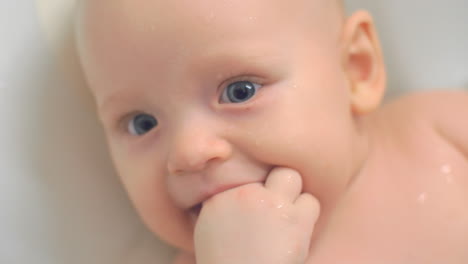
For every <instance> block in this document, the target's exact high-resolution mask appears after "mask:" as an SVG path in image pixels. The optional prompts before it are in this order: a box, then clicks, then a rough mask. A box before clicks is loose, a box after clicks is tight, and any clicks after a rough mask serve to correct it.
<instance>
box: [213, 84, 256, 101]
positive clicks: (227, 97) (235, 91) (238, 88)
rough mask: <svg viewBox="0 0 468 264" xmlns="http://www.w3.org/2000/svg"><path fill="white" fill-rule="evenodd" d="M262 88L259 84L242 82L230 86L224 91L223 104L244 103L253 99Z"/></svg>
mask: <svg viewBox="0 0 468 264" xmlns="http://www.w3.org/2000/svg"><path fill="white" fill-rule="evenodd" d="M259 88H260V85H259V84H254V83H252V82H249V81H240V82H234V83H231V84H229V85H228V86H227V87H226V89H224V91H223V94H222V96H221V102H225V103H226V102H227V103H242V102H245V101H247V100H249V99H250V98H252V97H253V96H254V95H255V93H256V92H257V90H258V89H259Z"/></svg>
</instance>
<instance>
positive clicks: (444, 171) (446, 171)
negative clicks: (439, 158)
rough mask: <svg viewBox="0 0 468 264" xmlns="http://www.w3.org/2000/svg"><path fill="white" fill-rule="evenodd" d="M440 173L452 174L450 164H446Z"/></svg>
mask: <svg viewBox="0 0 468 264" xmlns="http://www.w3.org/2000/svg"><path fill="white" fill-rule="evenodd" d="M440 172H442V173H443V174H450V173H452V167H451V166H450V165H448V164H445V165H443V166H442V167H441V168H440Z"/></svg>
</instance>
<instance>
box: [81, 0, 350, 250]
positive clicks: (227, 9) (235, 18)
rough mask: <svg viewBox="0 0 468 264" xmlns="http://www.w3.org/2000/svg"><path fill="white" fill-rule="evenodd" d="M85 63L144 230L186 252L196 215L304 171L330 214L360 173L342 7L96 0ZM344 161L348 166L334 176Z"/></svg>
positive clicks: (88, 22) (85, 38) (87, 7)
mask: <svg viewBox="0 0 468 264" xmlns="http://www.w3.org/2000/svg"><path fill="white" fill-rule="evenodd" d="M83 8H84V9H83V10H84V11H85V12H84V13H83V16H82V18H83V19H82V20H81V23H82V24H81V26H80V27H81V30H80V35H79V39H78V41H79V43H80V49H81V55H82V61H83V65H84V69H85V73H86V75H87V78H88V81H89V84H90V86H91V89H92V92H93V94H94V95H95V98H96V101H97V106H98V111H99V115H100V117H101V119H102V122H103V125H104V128H105V131H106V134H107V138H108V143H109V146H110V150H111V154H112V157H113V160H114V162H115V165H116V167H117V170H118V172H119V175H120V176H121V178H122V181H123V183H124V186H125V188H126V189H127V191H128V194H129V196H130V198H131V199H132V201H133V203H134V204H135V207H136V209H137V210H138V212H139V214H140V215H141V217H142V219H143V220H144V221H145V223H146V224H147V225H148V227H149V228H150V229H151V230H153V231H154V232H155V233H157V234H159V235H160V236H161V237H162V238H163V239H165V240H167V241H169V242H170V243H172V244H173V245H176V246H179V247H182V248H185V249H187V250H190V249H191V248H192V231H193V226H194V219H193V212H194V211H195V210H193V208H194V207H196V205H198V204H200V203H201V202H203V201H204V200H205V199H206V198H207V195H208V194H209V193H212V192H213V191H215V190H216V189H219V188H224V187H226V186H238V185H242V184H246V183H252V182H264V181H265V178H266V176H267V175H268V172H269V171H270V170H271V169H272V168H273V167H275V166H285V167H290V168H293V169H296V170H297V171H299V172H300V173H301V175H302V176H303V182H304V191H307V192H310V193H312V194H314V195H315V196H317V197H318V198H319V199H320V200H321V202H322V206H323V207H325V208H326V204H327V202H328V201H331V200H332V199H333V197H335V196H336V194H337V193H339V192H340V190H342V189H343V188H344V186H345V185H346V183H347V181H348V180H349V178H348V177H349V176H350V175H351V173H352V170H353V169H354V167H355V161H354V160H353V154H352V153H353V151H354V150H355V135H356V132H355V126H354V121H353V117H352V114H351V110H350V99H349V97H350V93H349V88H348V86H347V85H348V82H347V79H346V76H345V74H344V71H343V67H342V63H341V59H342V58H341V50H340V49H341V43H340V37H341V36H340V32H341V23H342V21H341V19H340V13H339V12H338V11H337V9H336V6H335V4H334V1H319V0H314V1H310V0H295V1H292V2H291V1H280V0H257V1H250V0H249V1H230V0H222V1H211V0H203V1H188V0H176V1H174V0H171V1H162V0H161V1H115V0H112V1H111V0H109V1H88V2H86V3H84V5H83ZM337 164H339V166H337Z"/></svg>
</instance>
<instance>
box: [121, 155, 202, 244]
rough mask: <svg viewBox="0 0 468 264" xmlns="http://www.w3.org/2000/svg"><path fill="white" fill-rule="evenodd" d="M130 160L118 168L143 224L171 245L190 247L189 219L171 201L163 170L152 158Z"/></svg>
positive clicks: (190, 229) (190, 227) (190, 228)
mask: <svg viewBox="0 0 468 264" xmlns="http://www.w3.org/2000/svg"><path fill="white" fill-rule="evenodd" d="M130 161H131V160H130V157H128V159H127V160H126V161H124V162H122V163H120V164H119V166H118V168H119V171H120V174H121V179H122V183H123V185H124V188H125V189H126V191H127V193H128V196H129V198H130V200H131V201H132V203H133V205H134V207H135V209H136V211H137V213H138V215H139V216H140V218H141V219H142V221H143V222H144V224H145V225H146V226H147V227H148V229H149V230H150V231H151V232H153V233H154V234H155V235H157V236H158V237H159V238H161V239H162V240H163V241H165V242H167V243H169V244H170V245H172V246H175V247H178V248H183V249H184V250H187V251H188V250H191V249H192V248H193V246H192V245H193V242H192V225H191V222H190V219H189V218H188V215H187V214H186V213H185V212H184V211H183V210H181V209H180V208H178V207H177V206H175V204H173V202H172V199H171V198H170V197H169V194H168V192H167V188H166V185H167V184H166V182H165V177H164V174H163V173H161V172H158V170H157V169H156V167H155V166H154V165H155V162H152V164H151V162H149V163H146V162H134V163H132V162H130ZM151 165H153V166H151Z"/></svg>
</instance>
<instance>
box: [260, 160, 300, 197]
mask: <svg viewBox="0 0 468 264" xmlns="http://www.w3.org/2000/svg"><path fill="white" fill-rule="evenodd" d="M265 188H266V189H268V190H270V191H272V192H275V193H278V194H279V195H281V196H282V197H283V198H284V199H286V200H287V201H290V202H294V201H295V200H296V198H297V197H298V196H299V194H300V193H301V190H302V178H301V175H300V174H299V173H298V172H297V171H295V170H293V169H290V168H285V167H277V168H274V169H273V170H272V171H271V172H270V174H269V175H268V177H267V180H266V182H265Z"/></svg>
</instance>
